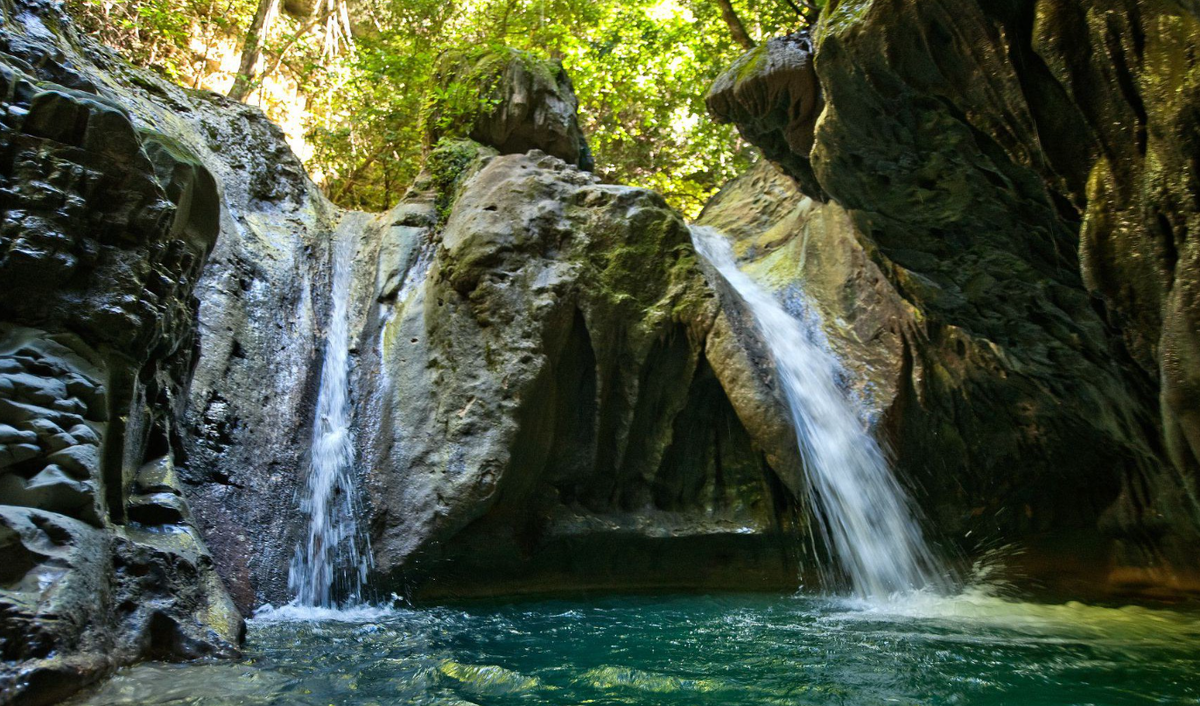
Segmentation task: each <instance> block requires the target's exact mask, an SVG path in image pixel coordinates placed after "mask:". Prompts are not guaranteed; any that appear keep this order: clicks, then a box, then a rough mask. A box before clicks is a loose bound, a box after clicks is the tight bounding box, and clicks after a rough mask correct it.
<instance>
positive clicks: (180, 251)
mask: <svg viewBox="0 0 1200 706" xmlns="http://www.w3.org/2000/svg"><path fill="white" fill-rule="evenodd" d="M35 11H36V12H35ZM0 16H2V18H3V26H2V27H0V51H2V53H0V101H2V105H0V115H2V116H3V117H2V118H0V153H2V154H3V159H0V163H2V164H3V167H2V168H0V214H2V215H0V283H2V287H0V564H2V565H3V566H4V568H3V579H2V581H0V658H2V661H0V702H3V703H8V702H14V701H16V702H21V703H49V702H52V701H56V700H58V699H60V698H62V697H63V696H65V695H66V694H68V693H70V692H71V691H73V690H75V689H77V688H79V686H80V685H82V684H86V683H87V682H88V681H91V680H94V679H96V678H97V677H99V676H101V675H103V674H105V673H107V672H108V671H110V670H111V669H113V668H114V667H116V666H118V665H121V664H126V663H129V662H131V661H134V660H138V659H144V658H149V657H154V658H162V659H186V658H192V657H197V656H201V655H210V654H230V653H232V652H233V651H235V650H236V645H237V643H238V641H239V638H240V632H241V617H240V615H238V613H237V611H236V610H235V609H234V607H233V604H232V603H231V602H230V600H229V597H228V595H227V594H226V593H225V590H224V588H223V587H222V586H221V583H220V580H219V579H218V578H217V575H216V573H215V571H214V567H213V561H212V557H211V556H210V555H209V553H208V550H207V549H206V548H205V545H204V543H203V541H202V540H201V539H200V536H199V533H198V532H197V530H196V527H195V525H194V524H193V522H192V520H191V517H190V514H189V511H188V507H187V503H186V502H185V501H184V499H183V496H182V489H181V484H180V482H179V480H178V478H177V477H176V474H175V470H174V466H175V463H176V461H177V460H179V459H180V458H181V457H182V444H181V432H180V428H179V419H180V416H181V413H182V407H183V403H184V401H185V399H186V388H187V383H188V379H189V377H190V373H191V369H192V367H193V365H194V363H195V343H196V337H195V321H196V300H195V299H194V298H193V296H192V290H193V287H194V286H195V283H196V280H197V278H198V277H199V276H200V271H201V269H202V267H203V265H204V262H205V259H206V257H207V255H208V253H209V251H210V250H211V248H212V247H213V243H214V240H215V238H216V236H217V231H218V205H217V204H218V192H217V186H216V184H215V182H214V180H213V178H212V176H211V175H210V173H209V172H208V171H207V170H206V169H205V168H204V167H203V166H202V165H201V164H200V163H199V162H198V161H197V160H196V158H195V157H194V156H193V155H192V154H191V153H190V152H189V151H188V150H186V149H184V148H183V147H181V146H180V145H179V144H177V143H176V142H175V141H174V140H172V139H171V138H168V137H166V136H165V135H164V134H162V133H160V132H157V131H155V130H152V129H149V128H147V127H146V126H143V125H140V124H138V122H137V121H136V119H135V118H134V117H133V116H132V115H131V114H130V113H129V111H128V110H127V109H126V108H124V107H122V105H121V104H120V103H119V102H117V101H116V100H114V98H113V95H112V94H111V93H109V92H108V91H106V90H104V89H103V88H101V87H100V86H99V85H98V84H97V83H96V82H95V81H94V80H93V79H91V78H89V77H88V76H87V75H86V73H85V72H84V71H82V70H80V69H79V68H78V67H77V66H75V65H74V64H73V58H72V56H71V54H69V53H67V52H64V51H63V47H64V45H62V44H61V43H60V42H61V41H62V40H61V39H60V38H59V37H57V36H56V35H54V34H53V33H52V32H50V30H49V29H48V28H47V24H45V23H44V20H46V19H48V18H54V17H55V15H54V14H53V10H52V9H48V8H45V7H41V6H37V5H33V4H30V5H19V6H17V7H15V8H14V7H12V6H8V5H6V6H5V7H4V8H3V9H2V12H0Z"/></svg>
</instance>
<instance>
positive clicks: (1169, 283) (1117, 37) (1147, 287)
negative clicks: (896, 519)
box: [710, 0, 1200, 591]
mask: <svg viewBox="0 0 1200 706" xmlns="http://www.w3.org/2000/svg"><path fill="white" fill-rule="evenodd" d="M1198 30H1200V24H1198V18H1197V16H1196V14H1195V12H1194V8H1185V7H1183V6H1181V5H1179V4H1175V3H1171V2H1165V1H1159V0H1151V1H1148V2H1133V1H1129V2H1122V1H1113V2H1082V1H1081V2H1066V3H1061V2H1034V1H1032V0H1029V1H1024V2H1017V1H1014V2H1000V3H993V2H975V1H974V0H935V1H933V2H925V1H921V2H917V1H915V0H914V1H909V0H857V1H849V0H844V1H842V2H831V3H830V4H829V7H828V8H827V9H826V10H825V12H824V13H823V15H822V18H821V20H820V22H819V24H818V26H817V27H816V30H815V32H814V35H813V40H812V41H811V43H805V42H797V41H792V42H776V43H774V44H770V45H767V46H765V47H764V49H762V50H761V51H760V53H762V54H764V56H766V57H767V58H770V57H772V56H774V55H776V54H781V55H783V56H779V57H775V58H770V60H766V59H764V58H759V59H758V60H754V61H752V60H751V59H744V60H743V61H742V62H740V64H739V66H740V68H739V69H735V70H731V72H730V75H729V76H727V77H726V78H725V79H724V81H723V82H718V84H717V86H715V87H714V93H713V94H712V95H710V107H711V108H713V109H714V110H715V111H717V112H718V113H719V114H720V115H721V116H723V117H724V118H726V119H728V120H732V121H734V122H736V123H737V124H738V125H739V127H741V128H743V132H744V134H746V136H747V137H748V138H750V139H753V140H757V141H759V142H760V143H761V144H763V146H764V152H765V153H766V154H767V155H768V156H770V157H771V158H772V159H775V160H776V161H777V162H779V163H780V164H781V166H783V168H785V169H786V170H787V171H788V172H789V173H790V174H791V175H792V176H793V177H795V178H796V179H797V181H798V183H799V184H800V186H801V188H802V189H805V190H806V191H807V192H808V193H809V194H810V195H812V196H814V197H817V198H821V199H828V200H830V201H831V202H832V205H831V206H832V207H833V208H834V209H835V210H836V211H837V212H838V213H840V214H844V215H840V216H838V218H839V219H840V220H841V221H842V223H841V225H840V226H839V227H838V229H839V231H840V233H841V235H840V236H839V239H840V240H841V241H842V242H844V243H845V244H846V245H845V247H849V248H851V249H857V250H859V251H861V252H862V253H865V254H866V255H867V256H869V259H870V261H871V267H870V268H867V270H864V271H863V272H864V273H865V272H867V271H870V270H871V269H872V268H873V269H874V270H877V271H878V272H880V273H882V274H883V275H884V276H885V277H886V286H885V287H884V290H888V298H892V299H897V298H898V300H899V301H901V302H902V303H903V309H905V310H907V311H908V313H902V312H900V313H898V314H897V315H896V316H895V317H894V318H892V320H891V321H890V322H888V325H887V326H885V328H890V329H892V330H893V331H895V332H896V333H897V334H898V335H899V339H898V340H899V345H893V346H890V347H889V350H890V353H889V354H888V362H887V364H886V369H887V370H888V371H891V372H889V373H888V375H889V377H892V378H893V382H892V383H890V388H891V389H888V387H887V386H886V385H885V386H881V387H880V388H879V389H881V390H884V391H885V395H884V397H883V398H882V399H881V400H879V401H878V402H879V404H881V410H882V411H883V412H884V413H885V419H884V427H885V428H886V429H888V430H890V432H891V436H892V438H893V442H894V445H895V448H896V452H897V456H898V459H899V463H900V465H901V467H902V468H904V469H906V471H907V474H908V475H909V476H910V477H912V478H914V479H916V480H917V481H918V482H919V484H920V485H922V486H923V487H924V489H925V490H926V491H928V493H929V496H930V501H929V506H930V510H931V512H932V514H933V516H934V518H935V520H936V522H935V524H936V525H937V526H938V527H940V528H944V529H946V530H949V531H953V532H956V533H958V534H959V536H960V538H964V539H965V540H966V541H965V544H967V545H968V546H972V544H973V541H972V539H971V538H974V539H976V540H978V539H979V538H981V537H982V538H986V539H992V540H999V541H1013V540H1020V541H1021V542H1023V543H1026V544H1028V545H1029V546H1030V547H1032V548H1036V550H1035V551H1032V552H1031V553H1030V554H1029V555H1028V557H1029V558H1030V563H1031V565H1032V564H1033V563H1036V560H1037V558H1038V557H1040V558H1042V559H1047V560H1049V561H1048V565H1047V566H1044V567H1043V568H1046V569H1050V570H1051V571H1052V572H1054V573H1060V574H1061V573H1062V570H1063V569H1064V567H1065V568H1066V569H1067V570H1069V569H1070V568H1071V567H1073V566H1074V567H1078V568H1080V570H1081V571H1082V572H1083V573H1081V577H1083V578H1085V579H1086V580H1087V581H1090V582H1097V583H1101V584H1105V585H1107V586H1108V587H1109V588H1110V589H1115V590H1135V591H1145V590H1148V591H1157V590H1167V591H1175V590H1180V589H1182V590H1194V589H1195V587H1196V586H1197V583H1196V582H1197V579H1198V577H1200V576H1198V569H1197V565H1198V564H1197V556H1196V552H1195V546H1196V540H1197V538H1198V532H1200V508H1198V506H1197V504H1196V494H1195V483H1196V480H1197V466H1196V460H1195V458H1196V453H1195V448H1196V445H1195V444H1196V442H1195V436H1196V433H1195V431H1194V429H1193V427H1194V426H1195V424H1194V421H1189V420H1192V417H1193V416H1194V410H1192V408H1193V406H1194V400H1195V399H1196V396H1195V395H1194V394H1189V391H1190V390H1191V387H1189V386H1194V384H1195V377H1196V375H1197V374H1200V368H1197V367H1196V366H1195V365H1194V363H1193V362H1192V359H1193V358H1194V355H1193V353H1194V348H1195V343H1194V339H1195V336H1196V330H1197V326H1196V316H1197V315H1198V314H1197V312H1200V309H1197V307H1196V305H1195V302H1193V301H1192V299H1189V298H1188V292H1189V291H1190V290H1191V289H1194V280H1195V278H1196V272H1197V269H1196V263H1195V262H1194V258H1195V251H1196V247H1195V243H1194V238H1189V237H1188V234H1189V232H1190V231H1191V229H1192V227H1193V225H1194V224H1193V223H1192V221H1194V219H1195V213H1196V207H1195V194H1196V193H1197V183H1196V179H1197V178H1198V176H1197V173H1196V169H1195V162H1196V159H1197V155H1198V154H1200V146H1198V145H1197V144H1196V141H1195V135H1196V128H1197V117H1196V116H1197V112H1196V105H1195V101H1196V96H1197V95H1198V94H1197V93H1196V91H1195V90H1194V89H1195V86H1194V82H1195V81H1196V77H1197V74H1196V72H1195V70H1194V67H1193V66H1192V60H1191V56H1192V54H1193V53H1194V51H1195V48H1196V40H1197V37H1198V36H1200V35H1198V34H1197V31H1198ZM810 49H811V52H810ZM806 53H810V56H808V57H807V58H806V57H803V56H794V55H795V54H801V55H802V54H806ZM797 71H806V72H808V73H809V74H810V76H809V78H810V79H811V78H813V77H815V79H816V80H815V82H814V81H812V80H809V81H808V82H805V81H802V80H800V79H798V78H797V77H796V76H795V74H796V72H797ZM763 86H768V87H773V88H763ZM817 86H819V93H820V95H813V94H812V93H811V92H806V91H808V90H809V89H811V90H817V88H816V87H817ZM797 87H799V88H797ZM785 88H786V90H785ZM764 96H765V98H764ZM813 105H823V106H824V108H823V111H822V112H821V114H820V117H819V118H818V119H816V120H811V121H810V120H799V121H797V120H792V121H790V122H789V118H791V117H798V116H803V115H806V114H807V111H808V110H809V107H810V106H813ZM772 116H774V117H772ZM763 125H775V126H784V127H777V129H775V130H774V131H767V130H764V129H763ZM809 126H811V128H809ZM785 128H787V129H792V130H793V131H799V130H803V129H811V133H810V134H809V135H808V136H807V137H804V138H798V137H795V136H794V135H792V134H790V133H788V132H787V130H786V129H785ZM784 136H786V137H787V139H786V140H785V139H783V137H784ZM777 153H781V154H784V157H779V156H776V154H777ZM813 182H815V188H814V187H811V185H812V184H813ZM800 201H801V199H800V198H799V197H798V196H794V197H791V201H790V203H792V204H796V205H799V203H800ZM714 208H716V209H717V210H720V209H719V206H717V207H714ZM809 208H810V210H811V212H812V214H813V215H811V216H805V217H804V218H802V219H801V220H805V219H808V220H810V221H811V220H812V219H818V220H819V221H820V222H822V223H825V222H828V219H829V214H830V213H832V212H831V210H830V207H816V206H812V207H809ZM817 214H819V215H817ZM712 217H716V216H715V215H714V216H712ZM793 232H799V231H796V230H795V229H793ZM753 237H755V238H757V237H759V236H758V235H754V236H753ZM773 242H776V243H779V242H781V239H780V238H779V236H778V234H776V236H775V237H774V239H773ZM796 247H800V246H796ZM804 252H809V253H812V252H815V250H813V249H812V248H808V249H805V250H804ZM801 263H803V261H802V260H801ZM788 266H790V267H793V268H795V267H797V264H796V261H795V260H792V261H791V263H790V264H789V265H788ZM800 268H801V269H803V270H804V271H805V272H807V273H812V274H815V272H814V269H813V268H812V267H811V265H809V266H804V265H803V264H801V265H800ZM801 278H802V279H805V280H806V281H807V279H808V275H801ZM828 284H829V283H828V282H825V283H820V282H816V283H814V288H815V289H818V290H824V289H825V288H826V287H827V286H828ZM838 286H839V287H840V286H841V285H838ZM834 293H836V292H834ZM868 304H869V302H863V304H862V305H859V306H851V307H850V310H851V312H852V313H853V317H852V318H851V320H857V318H861V317H866V318H867V319H868V320H871V319H875V318H877V316H876V314H875V313H874V312H873V310H872V309H871V308H870V307H869V306H868ZM838 328H839V326H838V324H837V323H836V321H835V322H834V325H833V329H835V330H836V329H838ZM856 333H857V332H855V331H845V330H843V331H841V332H840V334H839V335H838V336H836V337H841V338H844V339H846V340H847V341H848V343H847V345H848V346H850V347H853V346H852V345H851V344H852V343H853V339H854V338H855V337H856ZM876 352H879V351H876ZM851 357H853V354H852V356H851ZM856 367H860V368H864V369H866V368H871V367H874V366H873V365H872V364H871V359H870V357H867V358H861V357H860V359H859V362H858V364H857V366H856ZM897 373H898V374H897ZM1189 440H1190V441H1189ZM968 533H970V534H969V535H968ZM1051 544H1055V545H1057V546H1050V545H1051ZM1051 557H1053V558H1051ZM1089 567H1090V568H1089ZM1031 568H1037V567H1035V566H1031Z"/></svg>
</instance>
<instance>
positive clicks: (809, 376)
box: [692, 226, 943, 598]
mask: <svg viewBox="0 0 1200 706" xmlns="http://www.w3.org/2000/svg"><path fill="white" fill-rule="evenodd" d="M692 242H693V243H694V244H695V246H696V250H697V251H698V252H699V253H700V254H701V255H702V256H703V257H704V258H705V259H706V260H708V261H709V262H710V263H712V265H713V267H715V268H716V270H717V271H718V272H719V273H720V274H721V276H722V277H723V278H724V279H725V281H726V282H728V283H729V285H730V286H731V287H732V288H733V289H734V290H735V291H736V292H737V293H738V294H739V295H740V296H741V298H742V300H743V301H745V303H746V306H747V307H748V309H749V310H750V313H751V314H752V315H753V317H754V320H755V322H756V324H757V326H758V329H759V331H760V333H761V334H762V337H763V340H764V341H765V342H766V344H767V347H768V349H769V351H770V354H771V357H772V359H774V361H775V368H776V370H777V374H778V379H779V383H780V385H781V386H782V388H783V390H784V393H785V396H786V398H787V403H788V407H789V411H790V412H791V415H792V424H793V426H794V427H795V429H796V438H797V439H798V441H799V444H800V452H801V454H802V456H803V458H804V467H805V473H806V474H807V477H808V488H809V495H810V501H811V504H812V507H813V508H814V510H816V511H817V512H818V513H819V514H820V517H821V519H822V520H823V521H822V522H821V523H820V524H821V527H822V532H823V534H824V537H825V540H826V542H827V544H829V546H830V548H831V550H832V551H833V553H834V554H835V556H836V558H837V560H838V562H839V563H840V565H841V567H842V569H843V570H844V571H845V573H846V575H847V576H848V577H849V579H850V581H851V584H852V587H853V590H854V592H855V594H857V595H858V596H859V597H862V598H882V597H886V596H889V595H891V594H893V593H896V592H900V591H910V590H914V589H919V588H924V587H930V588H940V587H941V582H942V581H943V578H942V573H941V572H940V571H939V569H938V562H937V561H936V559H935V558H934V556H933V554H932V553H931V552H930V551H929V548H928V547H927V546H926V544H925V541H924V538H923V537H922V535H921V530H920V528H919V527H918V525H917V522H916V520H915V518H914V514H913V510H912V507H911V503H910V501H909V498H908V494H907V493H906V492H905V491H904V488H902V487H901V486H900V484H899V482H897V480H896V478H895V476H894V475H893V474H892V471H891V468H890V467H889V465H888V462H887V458H886V456H885V455H884V453H883V450H882V449H881V448H880V446H879V444H878V443H877V442H876V441H875V439H874V438H873V437H872V436H871V435H870V434H869V433H868V432H867V430H866V429H865V428H864V425H863V423H862V422H861V421H860V420H859V417H858V415H857V414H856V412H855V406H854V404H853V402H852V400H851V398H850V396H849V395H848V394H847V392H846V391H845V390H844V389H842V387H841V386H840V385H839V383H838V380H839V378H841V377H842V368H841V364H840V363H839V361H838V360H837V358H836V357H835V356H834V355H833V353H832V352H831V351H830V350H829V349H828V348H827V347H826V345H825V344H824V342H823V341H822V340H820V339H819V338H818V337H817V336H815V335H814V334H813V333H812V332H810V331H808V330H806V329H805V326H803V325H802V324H801V322H800V321H798V320H797V319H796V318H795V317H793V316H792V315H790V314H789V313H788V312H787V311H786V310H785V309H784V308H783V306H782V305H780V303H779V302H778V301H776V300H775V298H774V297H772V296H771V294H770V293H768V292H767V291H766V290H764V289H763V288H762V287H760V286H759V285H758V284H756V283H755V282H754V280H752V279H751V278H750V277H749V276H747V275H746V274H745V273H743V272H742V271H741V270H739V269H738V266H737V262H736V260H735V258H734V254H733V248H732V246H731V245H730V243H729V241H728V240H727V239H726V238H725V236H724V235H723V234H721V233H720V232H719V231H717V230H714V229H712V228H708V227H703V226H695V227H693V228H692Z"/></svg>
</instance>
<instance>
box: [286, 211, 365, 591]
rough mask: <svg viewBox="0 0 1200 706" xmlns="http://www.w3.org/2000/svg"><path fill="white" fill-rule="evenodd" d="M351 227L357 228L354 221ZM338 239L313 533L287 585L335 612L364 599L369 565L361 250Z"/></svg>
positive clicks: (315, 460)
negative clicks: (357, 443)
mask: <svg viewBox="0 0 1200 706" xmlns="http://www.w3.org/2000/svg"><path fill="white" fill-rule="evenodd" d="M352 225H353V224H352ZM338 230H339V233H337V234H335V236H334V239H335V240H334V253H333V259H334V262H333V287H332V293H331V295H330V301H331V302H332V310H331V312H330V315H329V323H328V325H327V327H326V333H325V362H324V365H323V366H322V368H321V388H320V392H319V393H318V395H317V409H316V418H315V420H314V423H313V435H312V453H311V456H312V461H311V467H310V469H309V474H308V482H307V484H306V486H305V489H304V496H303V498H302V499H301V502H300V510H301V512H303V513H304V514H306V515H307V516H308V533H307V537H306V538H305V539H302V540H301V541H300V542H299V543H297V545H296V551H295V554H294V555H293V557H292V563H291V567H290V572H289V574H288V587H289V588H290V589H291V590H292V592H293V594H294V595H295V602H296V603H297V604H298V605H302V606H318V607H324V608H331V607H334V606H335V602H334V601H335V597H341V603H342V605H346V606H349V605H354V604H357V603H360V602H361V601H362V588H363V584H364V583H365V581H366V575H367V570H368V568H369V564H370V561H371V551H370V544H369V542H368V540H367V538H366V537H365V535H364V536H360V535H359V531H358V525H357V520H356V518H357V515H358V513H357V510H358V508H357V503H356V495H355V489H354V478H353V471H354V436H353V431H352V430H351V428H350V416H351V413H350V390H349V387H350V386H349V382H350V360H349V353H350V344H349V328H350V322H349V319H350V312H349V309H350V285H351V280H352V269H353V268H352V265H353V261H354V253H355V250H356V247H357V238H356V237H355V234H354V233H350V232H343V231H348V230H352V229H346V228H339V229H338Z"/></svg>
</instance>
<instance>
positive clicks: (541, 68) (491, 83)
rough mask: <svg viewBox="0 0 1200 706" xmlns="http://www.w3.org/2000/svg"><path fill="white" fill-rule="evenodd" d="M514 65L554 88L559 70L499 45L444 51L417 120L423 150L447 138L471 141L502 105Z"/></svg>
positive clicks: (552, 64) (557, 67)
mask: <svg viewBox="0 0 1200 706" xmlns="http://www.w3.org/2000/svg"><path fill="white" fill-rule="evenodd" d="M514 64H520V65H521V66H522V67H523V68H524V69H525V70H526V71H527V72H529V73H531V74H533V76H534V77H535V79H536V80H537V81H538V82H540V83H543V84H545V85H546V86H554V87H556V86H557V85H558V80H559V73H560V71H561V68H560V67H559V66H558V65H557V64H555V63H553V62H551V61H547V60H544V59H539V58H538V57H536V56H534V55H532V54H530V53H528V52H523V51H519V50H516V49H513V48H511V47H506V46H503V45H497V44H483V45H480V46H477V47H470V48H467V49H460V50H457V51H453V52H447V53H446V54H445V55H444V56H443V57H442V58H441V60H440V61H439V63H438V69H437V73H436V76H435V85H434V87H433V89H432V90H431V91H430V93H429V98H428V99H427V101H426V104H425V108H424V110H423V111H422V115H421V122H422V125H423V130H422V132H423V133H424V135H425V140H426V145H432V144H433V143H435V142H436V141H437V140H438V139H441V138H445V137H450V138H455V137H469V136H471V133H472V132H473V131H474V130H475V128H476V126H477V124H478V123H479V121H480V120H481V119H483V118H486V117H488V116H490V115H492V114H493V113H494V112H495V110H496V108H497V107H498V106H499V105H500V103H501V102H502V101H503V100H504V96H505V93H506V92H507V91H508V85H507V84H508V82H509V81H511V77H510V74H511V67H512V66H513V65H514Z"/></svg>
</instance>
